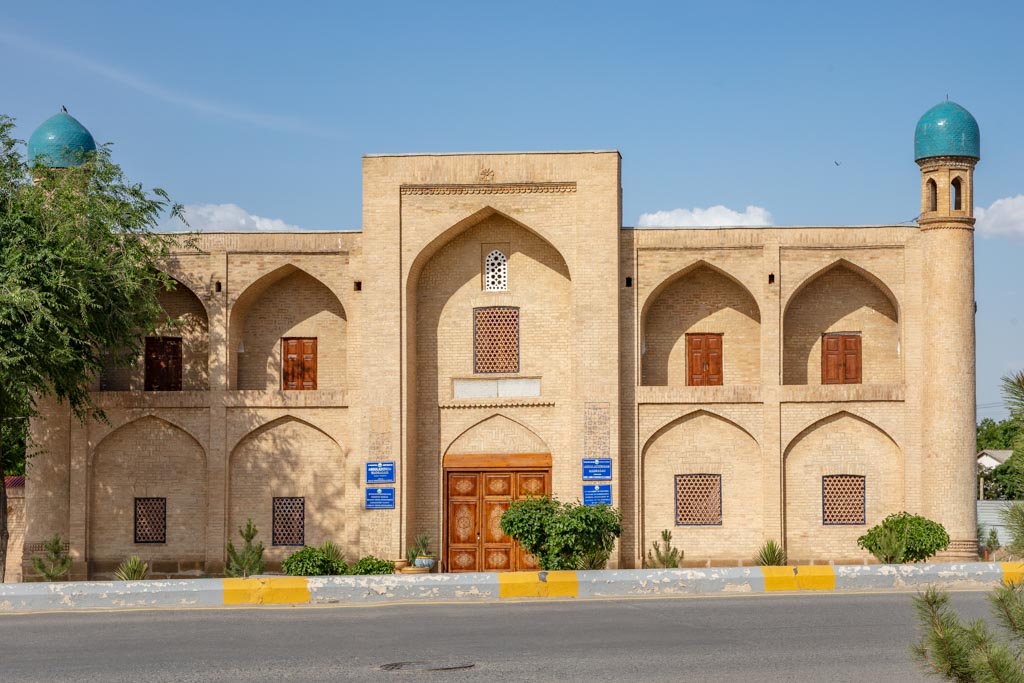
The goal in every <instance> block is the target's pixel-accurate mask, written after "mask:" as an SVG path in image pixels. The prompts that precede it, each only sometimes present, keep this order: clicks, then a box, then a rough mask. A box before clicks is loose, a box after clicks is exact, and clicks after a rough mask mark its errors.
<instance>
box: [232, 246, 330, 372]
mask: <svg viewBox="0 0 1024 683" xmlns="http://www.w3.org/2000/svg"><path fill="white" fill-rule="evenodd" d="M257 313H258V315H257ZM254 316H255V317H258V318H259V320H260V324H259V325H250V322H249V321H250V320H251V319H252V318H253V317H254ZM228 321H229V322H228V359H229V363H230V367H229V372H230V375H229V376H230V378H231V383H230V385H231V387H232V388H234V389H242V390H274V389H279V388H281V357H282V349H281V339H282V338H284V337H313V338H316V340H317V356H318V360H317V375H318V377H317V382H316V386H317V387H318V388H319V389H343V388H345V386H346V384H347V383H346V373H347V366H346V353H347V323H348V315H347V312H346V311H345V306H344V304H343V303H342V301H341V298H340V297H339V296H338V294H337V293H336V292H335V291H334V290H333V289H332V288H331V287H329V286H328V285H327V284H326V283H325V282H323V281H322V280H321V279H320V278H318V277H316V276H315V275H312V274H311V273H310V272H309V271H307V270H305V269H303V268H300V267H298V266H296V265H294V264H290V263H288V264H284V265H282V266H279V267H277V268H275V269H274V270H272V271H270V272H269V273H266V274H264V275H263V276H261V277H260V278H258V279H256V280H255V281H254V282H252V283H251V284H250V285H249V286H248V287H246V288H245V289H244V290H243V291H242V293H241V294H240V295H239V296H238V298H237V299H235V301H234V303H233V304H231V306H230V308H229V311H228Z"/></svg>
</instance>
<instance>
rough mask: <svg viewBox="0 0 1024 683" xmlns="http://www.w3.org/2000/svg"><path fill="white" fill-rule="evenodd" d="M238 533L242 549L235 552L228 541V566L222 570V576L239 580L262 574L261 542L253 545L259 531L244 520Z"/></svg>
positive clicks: (264, 565) (250, 520)
mask: <svg viewBox="0 0 1024 683" xmlns="http://www.w3.org/2000/svg"><path fill="white" fill-rule="evenodd" d="M238 533H239V534H240V535H241V536H242V541H243V543H242V548H241V550H236V549H235V544H234V543H232V542H231V541H228V545H227V552H228V566H227V567H225V568H224V574H225V575H226V576H230V577H233V578H239V579H244V578H248V577H249V576H252V575H253V574H262V573H263V570H264V568H265V567H266V563H265V562H264V561H263V541H260V542H259V543H253V540H255V538H256V534H257V533H259V530H258V529H256V525H255V524H253V523H252V519H247V520H245V527H244V528H242V527H239V528H238Z"/></svg>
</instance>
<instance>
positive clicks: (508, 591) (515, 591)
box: [498, 571, 580, 598]
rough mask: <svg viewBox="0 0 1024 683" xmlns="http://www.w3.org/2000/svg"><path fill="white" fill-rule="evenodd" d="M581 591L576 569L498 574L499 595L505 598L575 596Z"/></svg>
mask: <svg viewBox="0 0 1024 683" xmlns="http://www.w3.org/2000/svg"><path fill="white" fill-rule="evenodd" d="M579 592H580V584H579V580H578V579H577V578H576V572H574V571H559V572H507V573H503V574H498V595H499V596H501V597H503V598H575V597H578V596H579Z"/></svg>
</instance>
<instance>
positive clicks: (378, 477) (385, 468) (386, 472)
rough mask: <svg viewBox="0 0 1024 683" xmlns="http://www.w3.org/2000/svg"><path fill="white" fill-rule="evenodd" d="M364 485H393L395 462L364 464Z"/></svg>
mask: <svg viewBox="0 0 1024 683" xmlns="http://www.w3.org/2000/svg"><path fill="white" fill-rule="evenodd" d="M366 483H367V484H368V485H369V484H394V483H395V461H394V460H392V461H390V462H368V463H366Z"/></svg>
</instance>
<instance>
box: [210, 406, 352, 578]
mask: <svg viewBox="0 0 1024 683" xmlns="http://www.w3.org/2000/svg"><path fill="white" fill-rule="evenodd" d="M228 469H229V473H228V532H229V534H230V536H231V537H233V538H236V537H237V533H238V529H239V527H242V526H245V523H246V520H247V519H252V520H253V523H254V524H255V525H256V527H257V528H258V529H259V530H260V539H261V540H262V541H263V543H264V545H265V546H266V548H267V553H266V555H265V557H266V558H267V559H268V560H270V561H271V562H279V561H281V560H282V559H284V558H285V557H287V556H288V555H290V554H291V553H292V552H294V551H295V550H297V548H296V547H292V546H286V545H280V546H275V545H273V499H274V498H275V497H278V498H302V499H303V501H304V506H303V507H304V513H305V519H304V532H305V533H304V537H305V544H306V545H310V546H312V545H319V544H321V543H323V542H324V541H326V540H331V541H334V542H336V543H338V544H339V545H341V546H342V547H344V545H345V543H346V541H347V538H348V537H347V529H346V524H347V521H348V518H349V517H350V516H351V510H352V509H353V507H354V506H355V505H357V504H358V503H357V502H355V501H347V500H346V499H345V482H346V479H347V478H348V477H347V475H346V462H345V453H344V451H343V450H342V448H341V446H340V445H339V444H338V442H337V441H335V440H334V439H333V438H332V437H331V436H329V435H328V434H327V433H325V432H323V431H322V430H320V429H318V428H317V427H314V426H313V425H311V424H309V423H308V422H305V421H303V420H300V419H298V418H295V417H292V416H285V417H281V418H278V419H276V420H274V421H272V422H269V423H267V424H265V425H263V426H261V427H259V428H257V429H255V430H253V431H252V432H250V433H249V434H248V435H246V436H245V437H244V438H243V439H242V440H241V441H239V442H238V444H237V445H236V446H235V448H234V449H232V451H231V456H230V461H229V465H228ZM346 510H348V511H349V513H348V514H346Z"/></svg>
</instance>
